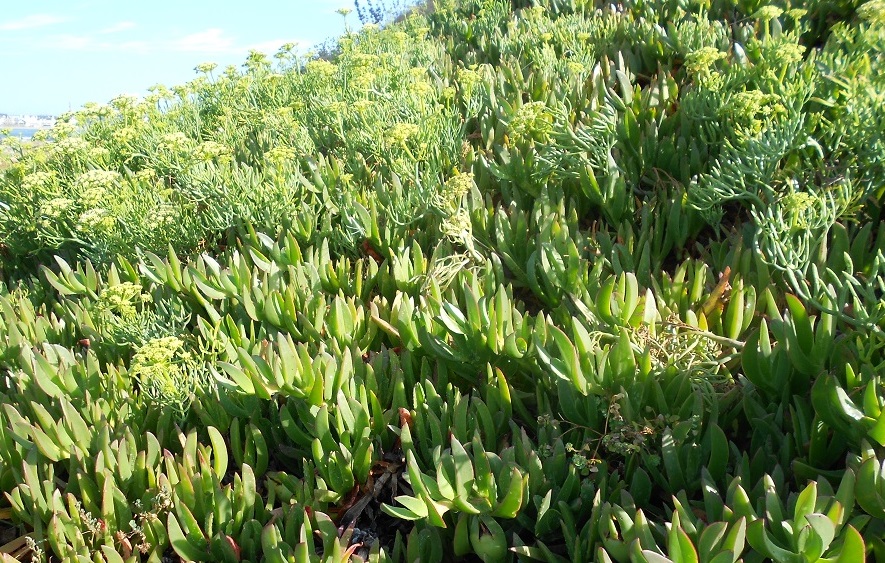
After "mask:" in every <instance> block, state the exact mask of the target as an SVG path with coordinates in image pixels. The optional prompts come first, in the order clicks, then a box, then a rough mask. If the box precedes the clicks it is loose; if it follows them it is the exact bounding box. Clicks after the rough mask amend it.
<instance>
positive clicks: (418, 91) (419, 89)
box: [410, 80, 435, 99]
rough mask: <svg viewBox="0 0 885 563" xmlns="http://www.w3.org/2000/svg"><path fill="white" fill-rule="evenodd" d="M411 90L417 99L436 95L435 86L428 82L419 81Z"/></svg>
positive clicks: (414, 83)
mask: <svg viewBox="0 0 885 563" xmlns="http://www.w3.org/2000/svg"><path fill="white" fill-rule="evenodd" d="M410 89H411V90H412V92H413V93H414V94H415V96H416V97H417V98H419V99H420V98H424V97H426V96H430V95H432V94H434V93H435V90H434V88H433V86H432V85H431V84H430V82H428V81H426V80H419V81H417V82H413V83H412V84H411V85H410Z"/></svg>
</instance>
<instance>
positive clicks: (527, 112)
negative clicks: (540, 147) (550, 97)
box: [510, 102, 553, 142]
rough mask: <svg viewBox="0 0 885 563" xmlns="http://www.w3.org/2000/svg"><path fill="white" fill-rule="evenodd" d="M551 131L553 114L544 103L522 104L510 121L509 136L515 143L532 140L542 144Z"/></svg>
mask: <svg viewBox="0 0 885 563" xmlns="http://www.w3.org/2000/svg"><path fill="white" fill-rule="evenodd" d="M552 131H553V114H552V113H551V112H550V110H549V109H548V108H547V106H546V105H545V104H544V102H529V103H527V104H523V105H522V106H520V108H519V109H518V110H516V115H514V116H513V119H511V120H510V136H511V137H512V138H513V139H514V140H515V141H520V140H530V139H534V140H535V141H538V142H544V141H546V140H547V138H548V137H549V135H550V133H551V132H552Z"/></svg>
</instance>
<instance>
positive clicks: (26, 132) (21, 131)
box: [0, 127, 40, 140]
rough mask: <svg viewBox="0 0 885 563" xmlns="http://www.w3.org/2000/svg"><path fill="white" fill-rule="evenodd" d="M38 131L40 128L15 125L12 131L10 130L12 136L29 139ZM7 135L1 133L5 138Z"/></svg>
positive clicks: (1, 136)
mask: <svg viewBox="0 0 885 563" xmlns="http://www.w3.org/2000/svg"><path fill="white" fill-rule="evenodd" d="M0 129H3V127H0ZM37 131H40V129H33V128H30V127H13V128H12V131H10V133H9V136H10V137H19V138H20V139H25V140H27V139H30V138H31V137H33V136H34V133H36V132H37ZM5 136H6V135H3V134H0V138H3V137H5Z"/></svg>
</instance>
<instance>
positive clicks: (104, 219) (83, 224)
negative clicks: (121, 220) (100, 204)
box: [77, 207, 117, 234]
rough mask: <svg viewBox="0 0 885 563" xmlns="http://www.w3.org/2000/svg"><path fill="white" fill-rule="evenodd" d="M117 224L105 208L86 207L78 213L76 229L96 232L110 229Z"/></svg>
mask: <svg viewBox="0 0 885 563" xmlns="http://www.w3.org/2000/svg"><path fill="white" fill-rule="evenodd" d="M116 226H117V220H116V219H114V217H113V216H112V215H111V214H110V213H108V212H107V211H106V210H105V209H101V208H97V207H96V208H93V209H88V210H86V211H84V212H83V213H81V214H80V220H79V223H78V225H77V229H78V230H80V231H82V232H84V233H91V234H98V233H104V232H107V231H112V230H114V228H115V227H116Z"/></svg>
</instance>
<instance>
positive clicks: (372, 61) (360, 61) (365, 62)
mask: <svg viewBox="0 0 885 563" xmlns="http://www.w3.org/2000/svg"><path fill="white" fill-rule="evenodd" d="M347 61H348V62H349V63H350V66H351V67H353V68H359V67H370V66H376V65H377V64H378V61H379V58H378V55H373V54H371V53H354V54H352V55H350V56H349V57H347Z"/></svg>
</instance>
